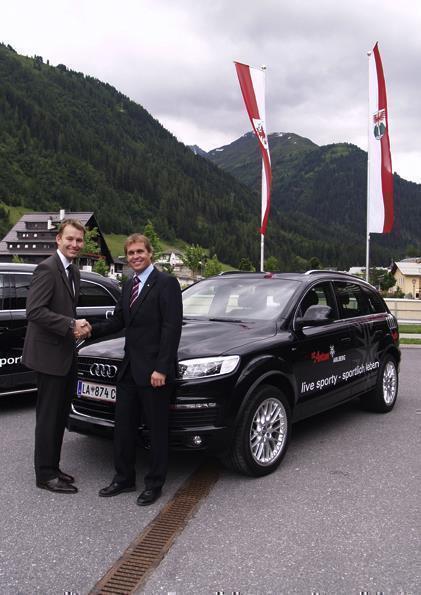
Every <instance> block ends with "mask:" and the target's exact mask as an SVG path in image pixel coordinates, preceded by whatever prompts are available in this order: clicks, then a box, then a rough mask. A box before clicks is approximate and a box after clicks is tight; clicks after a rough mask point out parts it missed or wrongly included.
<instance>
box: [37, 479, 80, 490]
mask: <svg viewBox="0 0 421 595" xmlns="http://www.w3.org/2000/svg"><path fill="white" fill-rule="evenodd" d="M37 487H38V488H41V489H42V490H48V491H49V492H55V493H56V494H76V493H77V487H76V486H74V485H72V484H70V483H67V482H66V481H63V480H62V479H60V478H59V477H55V478H54V479H49V480H48V481H37Z"/></svg>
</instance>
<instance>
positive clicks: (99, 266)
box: [93, 258, 110, 277]
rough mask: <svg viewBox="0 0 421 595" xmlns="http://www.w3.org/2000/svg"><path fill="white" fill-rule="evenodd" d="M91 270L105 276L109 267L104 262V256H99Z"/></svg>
mask: <svg viewBox="0 0 421 595" xmlns="http://www.w3.org/2000/svg"><path fill="white" fill-rule="evenodd" d="M93 270H94V271H95V273H99V274H100V275H102V276H103V277H106V276H107V275H108V272H109V270H110V269H109V267H108V266H107V263H106V262H105V258H99V259H98V260H97V261H96V263H95V264H94V266H93Z"/></svg>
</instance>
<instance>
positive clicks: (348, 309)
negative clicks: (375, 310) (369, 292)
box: [334, 281, 370, 318]
mask: <svg viewBox="0 0 421 595" xmlns="http://www.w3.org/2000/svg"><path fill="white" fill-rule="evenodd" d="M334 287H335V293H336V297H337V300H338V305H339V312H340V315H341V317H342V318H355V317H357V316H364V315H365V314H370V307H369V303H368V300H367V297H366V295H365V294H364V293H363V291H362V289H361V287H360V285H358V284H357V283H348V282H341V281H336V282H335V283H334Z"/></svg>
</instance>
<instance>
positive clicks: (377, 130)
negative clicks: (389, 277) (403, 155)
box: [367, 43, 393, 233]
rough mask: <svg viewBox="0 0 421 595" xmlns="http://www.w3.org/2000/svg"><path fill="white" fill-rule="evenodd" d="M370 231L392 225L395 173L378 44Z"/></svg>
mask: <svg viewBox="0 0 421 595" xmlns="http://www.w3.org/2000/svg"><path fill="white" fill-rule="evenodd" d="M368 104H369V112H368V113H369V122H368V159H369V164H368V167H369V171H368V204H367V209H368V213H367V231H368V233H389V232H390V231H392V227H393V173H392V159H391V156H390V143H389V117H388V112H387V100H386V84H385V81H384V74H383V67H382V61H381V58H380V53H379V48H378V44H377V43H376V45H375V46H374V48H373V51H372V52H371V54H370V55H369V100H368Z"/></svg>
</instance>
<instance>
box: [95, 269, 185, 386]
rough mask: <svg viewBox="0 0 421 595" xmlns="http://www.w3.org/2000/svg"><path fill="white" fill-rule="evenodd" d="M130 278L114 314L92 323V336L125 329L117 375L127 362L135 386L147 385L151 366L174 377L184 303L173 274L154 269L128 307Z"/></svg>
mask: <svg viewBox="0 0 421 595" xmlns="http://www.w3.org/2000/svg"><path fill="white" fill-rule="evenodd" d="M131 288H132V280H131V279H130V280H128V281H127V282H126V283H125V284H124V286H123V291H122V294H121V297H120V299H119V301H118V303H117V305H116V307H115V310H114V315H113V316H112V317H111V318H110V319H109V320H107V321H105V322H99V323H97V324H94V325H93V332H92V337H93V338H97V337H103V336H105V335H109V334H112V333H115V332H117V331H119V330H121V329H123V328H125V329H126V333H125V334H126V342H125V346H124V351H125V355H124V360H123V365H122V366H121V370H120V374H119V378H121V377H122V375H123V374H124V372H125V370H126V367H127V365H128V364H129V363H130V369H131V373H132V376H133V379H134V381H135V382H136V384H137V385H138V386H150V385H151V384H150V377H151V374H152V372H153V371H154V370H156V371H157V372H161V373H162V374H166V377H167V381H171V380H173V379H174V377H175V374H176V368H177V349H178V344H179V341H180V335H181V325H182V320H183V306H182V300H181V289H180V285H179V283H178V281H177V279H176V278H175V277H172V276H171V275H168V274H167V273H161V272H160V271H158V270H157V269H154V270H153V271H152V273H151V274H150V275H149V277H148V279H147V281H146V284H145V285H144V287H142V290H141V292H140V295H139V297H138V298H137V300H136V302H135V304H134V306H133V307H132V309H131V310H130V309H129V300H130V293H131Z"/></svg>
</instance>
